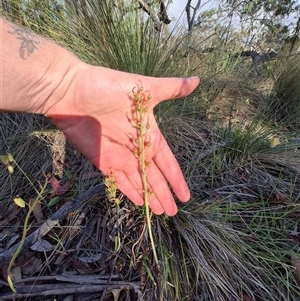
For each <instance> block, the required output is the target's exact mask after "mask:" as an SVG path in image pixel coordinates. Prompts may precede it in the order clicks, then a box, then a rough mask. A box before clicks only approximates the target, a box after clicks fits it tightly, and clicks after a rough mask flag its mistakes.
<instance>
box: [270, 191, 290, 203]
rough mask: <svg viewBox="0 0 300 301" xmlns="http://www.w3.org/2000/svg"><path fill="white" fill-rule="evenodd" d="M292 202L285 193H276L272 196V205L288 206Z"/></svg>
mask: <svg viewBox="0 0 300 301" xmlns="http://www.w3.org/2000/svg"><path fill="white" fill-rule="evenodd" d="M290 202H291V198H290V197H289V196H288V195H287V194H285V193H281V192H275V193H274V194H273V195H272V203H276V204H277V203H280V204H282V203H283V204H288V203H290Z"/></svg>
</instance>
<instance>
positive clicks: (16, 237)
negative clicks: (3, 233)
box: [5, 234, 20, 249]
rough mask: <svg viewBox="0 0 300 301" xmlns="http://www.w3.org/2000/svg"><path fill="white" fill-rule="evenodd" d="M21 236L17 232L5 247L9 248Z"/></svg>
mask: <svg viewBox="0 0 300 301" xmlns="http://www.w3.org/2000/svg"><path fill="white" fill-rule="evenodd" d="M19 237H20V235H19V234H17V235H15V236H13V237H12V238H10V239H9V241H8V242H7V243H6V246H5V248H6V249H9V248H10V247H11V246H12V245H13V244H14V243H15V241H16V240H18V239H19Z"/></svg>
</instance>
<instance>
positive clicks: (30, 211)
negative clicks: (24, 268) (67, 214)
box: [7, 181, 48, 293]
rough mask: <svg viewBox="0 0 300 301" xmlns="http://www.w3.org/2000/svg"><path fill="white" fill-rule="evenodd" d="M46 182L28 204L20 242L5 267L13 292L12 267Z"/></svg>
mask: <svg viewBox="0 0 300 301" xmlns="http://www.w3.org/2000/svg"><path fill="white" fill-rule="evenodd" d="M47 184H48V181H45V184H44V186H43V187H42V189H41V191H38V196H37V197H36V199H35V200H34V202H33V204H32V205H31V206H29V205H28V208H29V209H28V212H27V214H26V217H25V221H24V225H23V232H22V237H21V241H20V244H19V246H18V248H17V250H16V252H15V253H14V254H13V256H12V258H11V260H10V262H9V265H8V268H7V282H8V284H9V286H10V289H11V290H12V291H13V292H14V293H17V290H16V288H15V287H14V284H13V280H12V272H11V270H12V267H13V265H14V263H15V261H16V259H17V257H18V256H19V253H20V252H21V250H22V248H23V245H24V242H25V238H26V234H27V230H28V229H27V226H28V222H29V218H30V215H31V213H32V211H33V209H34V207H35V206H36V204H37V203H38V201H40V199H41V198H42V194H43V193H44V191H45V190H46V187H47Z"/></svg>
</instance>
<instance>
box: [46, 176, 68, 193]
mask: <svg viewBox="0 0 300 301" xmlns="http://www.w3.org/2000/svg"><path fill="white" fill-rule="evenodd" d="M50 185H51V187H52V189H53V190H54V193H55V194H56V195H62V194H65V193H66V192H67V190H68V186H67V185H60V183H59V181H58V180H57V179H56V178H55V177H52V178H51V180H50Z"/></svg>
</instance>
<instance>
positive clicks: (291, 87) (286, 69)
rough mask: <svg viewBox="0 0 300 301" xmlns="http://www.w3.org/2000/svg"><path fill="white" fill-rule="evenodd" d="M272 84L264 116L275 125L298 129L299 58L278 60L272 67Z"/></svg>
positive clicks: (299, 94) (299, 107)
mask: <svg viewBox="0 0 300 301" xmlns="http://www.w3.org/2000/svg"><path fill="white" fill-rule="evenodd" d="M273 72H274V73H273V74H274V83H273V88H272V91H271V93H270V96H269V97H268V98H267V100H266V109H265V111H266V112H265V114H266V115H267V116H268V117H269V118H271V119H272V120H274V121H275V122H276V123H277V124H281V125H284V126H288V127H291V129H292V130H299V129H300V122H299V120H300V119H299V116H300V82H299V78H300V58H299V56H291V57H288V58H287V59H286V60H283V59H281V60H279V61H278V62H277V64H276V65H275V66H274V67H273Z"/></svg>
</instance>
